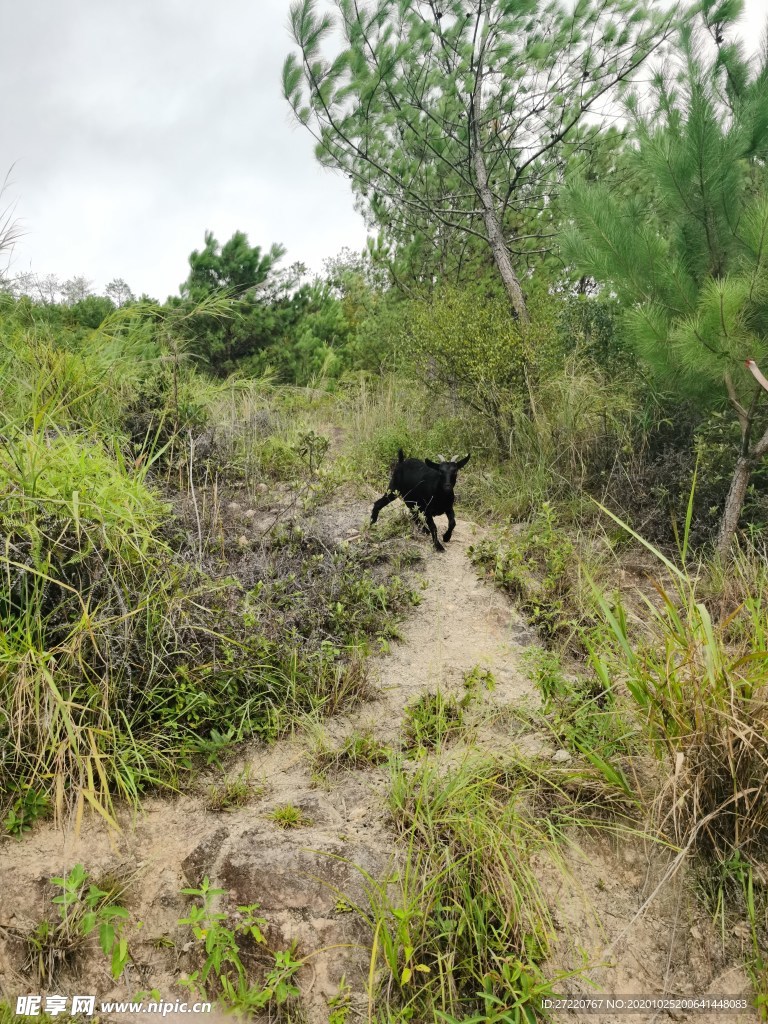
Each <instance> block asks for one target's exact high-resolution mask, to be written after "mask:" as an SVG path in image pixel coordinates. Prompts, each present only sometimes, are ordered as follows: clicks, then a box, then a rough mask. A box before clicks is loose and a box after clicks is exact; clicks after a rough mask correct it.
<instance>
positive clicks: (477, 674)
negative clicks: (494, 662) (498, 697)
mask: <svg viewBox="0 0 768 1024" xmlns="http://www.w3.org/2000/svg"><path fill="white" fill-rule="evenodd" d="M495 689H496V678H495V676H494V674H493V672H491V670H490V669H489V668H483V667H482V666H481V665H475V666H474V668H471V669H470V670H469V672H466V673H465V675H464V696H463V697H462V698H461V705H462V707H464V708H466V707H468V706H469V705H470V704H472V703H473V702H474V701H475V700H477V699H478V698H479V697H480V696H481V694H482V692H483V691H485V692H486V693H493V691H494V690H495Z"/></svg>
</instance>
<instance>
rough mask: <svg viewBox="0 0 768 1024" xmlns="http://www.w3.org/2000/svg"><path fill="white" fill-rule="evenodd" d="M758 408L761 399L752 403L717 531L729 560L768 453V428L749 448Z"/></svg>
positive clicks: (720, 551) (718, 549)
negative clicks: (753, 479)
mask: <svg viewBox="0 0 768 1024" xmlns="http://www.w3.org/2000/svg"><path fill="white" fill-rule="evenodd" d="M756 407H757V398H756V399H755V400H754V401H753V402H752V406H751V408H750V410H749V413H748V414H746V419H745V424H746V426H744V427H743V429H744V435H743V440H742V448H741V454H740V455H739V458H738V461H737V462H736V468H735V469H734V471H733V476H732V477H731V486H730V487H729V488H728V497H727V498H726V499H725V508H724V509H723V518H722V519H721V520H720V529H719V530H718V533H717V543H716V544H715V551H716V552H717V554H718V555H719V556H720V558H721V560H722V561H727V559H728V556H729V554H730V551H731V541H732V540H733V535H734V534H735V533H736V527H737V526H738V525H739V516H740V515H741V509H742V506H743V505H744V498H745V497H746V494H747V487H749V480H750V477H751V476H752V470H753V469H754V468H755V466H756V465H757V464H758V463H759V462H760V460H761V459H762V458H763V456H765V455H768V429H767V430H766V431H765V433H764V434H763V436H762V437H761V438H760V440H759V441H758V442H757V443H756V444H754V445H753V446H752V447H751V448H750V447H749V438H750V435H751V433H752V424H753V422H754V415H755V409H756Z"/></svg>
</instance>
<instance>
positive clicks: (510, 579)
mask: <svg viewBox="0 0 768 1024" xmlns="http://www.w3.org/2000/svg"><path fill="white" fill-rule="evenodd" d="M583 555H584V552H583V551H580V550H579V549H578V548H577V546H576V544H575V543H574V541H573V540H572V539H571V538H570V537H569V536H568V534H567V533H566V532H565V531H564V530H563V529H562V528H561V527H560V525H559V523H558V519H557V516H556V513H555V511H554V509H553V508H552V506H551V505H550V504H549V503H548V502H545V503H544V504H543V505H542V507H541V510H540V511H539V513H538V514H537V515H536V516H535V517H534V518H533V519H532V520H531V522H530V523H529V524H528V525H527V526H525V527H524V528H523V530H521V531H520V532H519V533H517V534H510V535H508V536H506V537H505V538H504V539H502V540H500V541H491V540H484V541H482V542H481V543H480V544H478V545H477V546H476V547H474V548H472V549H471V556H472V560H473V562H474V563H475V565H477V566H478V567H479V568H480V569H481V570H483V571H484V572H486V573H487V574H488V575H490V577H491V579H493V581H494V582H495V583H497V584H498V585H499V586H501V587H503V588H504V589H505V590H507V591H508V592H509V593H510V594H511V595H512V596H513V597H514V598H515V599H516V600H517V601H518V603H519V606H520V608H521V610H522V611H523V613H524V614H525V616H526V619H527V620H528V622H529V623H530V625H532V626H534V627H535V629H536V630H537V632H538V633H539V635H540V636H541V638H542V639H543V640H544V641H545V642H546V643H548V644H553V643H561V644H565V643H570V644H571V645H572V646H575V647H576V648H581V649H582V650H584V647H583V643H582V640H581V637H582V635H583V632H584V630H586V629H589V627H591V626H592V625H594V624H595V623H596V621H597V618H596V614H595V613H596V607H595V599H594V596H593V593H592V589H591V587H590V585H589V575H588V574H594V573H595V571H596V570H597V569H598V562H597V560H596V558H594V557H593V558H592V563H593V564H592V565H591V566H589V568H588V567H587V566H586V564H585V563H584V561H583Z"/></svg>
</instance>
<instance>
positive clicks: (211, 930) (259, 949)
mask: <svg viewBox="0 0 768 1024" xmlns="http://www.w3.org/2000/svg"><path fill="white" fill-rule="evenodd" d="M181 891H182V893H183V894H185V895H187V896H192V897H194V898H195V899H196V900H197V902H196V903H194V904H193V905H192V907H191V908H190V911H189V914H188V916H187V917H184V918H180V920H179V924H180V925H188V926H189V927H190V928H191V929H192V934H193V936H194V938H195V940H196V941H197V942H198V943H199V944H200V946H201V947H202V949H201V954H202V956H203V961H202V964H201V965H200V966H199V967H198V968H197V969H195V970H193V971H192V972H191V973H190V974H188V975H187V977H186V978H185V979H184V980H183V981H182V982H181V984H183V985H185V986H186V987H188V988H189V989H191V990H192V991H193V992H194V993H195V994H196V995H197V996H198V997H200V998H204V999H208V998H211V997H218V999H219V1001H220V1002H221V1003H222V1004H223V1005H224V1006H226V1007H228V1008H229V1009H232V1010H233V1011H235V1012H236V1013H242V1014H249V1015H250V1014H253V1013H254V1012H255V1011H257V1010H264V1009H269V1011H270V1013H271V1014H273V1013H275V1012H278V1013H279V1012H280V1010H281V1009H284V1008H286V1007H287V1006H289V1005H290V1004H291V1003H292V1002H295V1001H296V1000H297V999H298V997H299V989H298V988H297V986H296V984H295V982H294V978H295V975H296V973H297V972H298V970H299V969H300V967H301V966H302V961H301V960H297V959H296V958H295V953H296V945H295V944H293V945H291V947H290V948H289V949H286V950H279V951H277V952H272V951H271V950H269V948H268V946H267V940H266V937H265V929H266V927H267V921H266V919H265V918H263V917H260V916H259V915H258V910H259V904H258V903H253V904H249V905H248V906H238V907H237V908H236V909H234V910H233V911H232V913H230V914H227V913H225V912H224V911H221V910H216V909H215V908H214V904H215V903H216V902H217V900H218V898H219V897H221V896H223V895H224V892H225V890H223V889H215V888H213V887H212V886H211V884H210V881H209V879H208V878H207V877H206V878H204V879H203V881H202V883H201V884H200V887H199V888H197V889H195V888H190V889H182V890H181ZM256 974H258V975H259V976H260V977H259V980H258V981H256V980H255V979H254V975H256Z"/></svg>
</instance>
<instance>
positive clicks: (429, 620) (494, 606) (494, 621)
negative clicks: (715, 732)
mask: <svg viewBox="0 0 768 1024" xmlns="http://www.w3.org/2000/svg"><path fill="white" fill-rule="evenodd" d="M388 514H391V515H397V514H400V513H399V512H398V511H397V509H396V507H394V506H393V507H390V509H388V510H386V511H385V513H384V515H383V516H382V521H385V517H386V516H387V515H388ZM367 516H368V506H367V505H365V506H363V505H362V504H357V505H354V506H350V505H346V506H345V507H344V509H343V510H340V509H336V510H335V511H334V512H332V513H331V512H329V510H328V509H325V510H323V511H322V512H320V513H319V514H318V520H319V521H318V528H320V527H322V526H325V527H326V528H327V529H328V532H329V534H331V535H332V536H329V540H333V541H336V542H338V541H339V540H344V541H346V542H350V543H354V542H355V536H356V533H357V531H358V530H360V529H361V528H363V524H364V523H365V522H366V520H367ZM476 539H477V536H476V530H475V528H474V527H473V526H472V525H471V524H469V523H467V522H463V521H459V523H458V526H457V529H456V533H455V535H454V539H453V540H452V542H451V544H450V545H449V546H448V550H447V551H446V553H445V554H436V553H433V552H432V551H431V549H430V547H429V540H428V538H424V553H425V561H424V565H423V570H422V575H423V579H424V586H423V590H422V591H421V593H422V597H423V600H422V601H421V603H420V604H419V605H418V606H417V607H416V608H415V609H414V610H413V612H412V614H411V615H410V617H409V618H408V620H407V621H406V622H405V624H404V626H403V629H402V640H401V642H399V643H397V644H395V645H394V647H393V650H392V651H391V652H390V653H389V654H387V655H382V656H380V657H378V658H376V659H374V661H373V663H372V665H371V671H372V678H373V681H374V683H375V686H376V689H377V695H376V697H375V698H374V699H373V700H372V701H370V702H369V703H367V704H365V705H363V706H361V707H359V708H357V709H356V710H355V712H354V714H353V715H351V716H349V717H346V718H337V719H334V720H332V721H330V722H329V723H327V729H328V732H329V733H330V735H331V737H333V738H340V737H342V736H344V735H346V734H348V732H349V731H350V730H352V729H353V728H356V729H361V728H364V729H369V730H370V731H371V732H372V733H373V734H374V735H375V736H376V737H378V738H379V739H381V740H383V741H386V742H388V743H393V742H395V741H396V740H397V738H398V734H399V731H400V726H401V722H402V717H403V709H404V707H405V706H406V705H407V704H408V703H409V702H410V701H412V700H413V699H414V698H416V697H418V696H419V695H420V694H422V693H424V692H425V691H428V690H431V691H434V690H435V689H437V688H438V687H439V688H440V689H441V690H443V691H444V692H455V693H456V694H461V693H462V692H463V679H464V676H465V674H466V673H468V672H470V671H471V670H472V669H473V668H474V667H475V666H478V665H479V666H481V667H483V668H487V669H489V670H490V671H491V672H492V673H493V676H494V678H495V682H496V686H495V688H494V689H493V691H492V692H489V693H487V694H483V697H482V707H481V708H480V709H479V712H478V713H477V715H476V716H475V717H476V721H474V724H472V723H470V724H471V726H472V727H471V728H470V731H469V735H468V736H466V737H464V738H463V739H462V740H461V743H460V744H458V745H457V746H456V747H455V748H454V750H453V751H452V753H451V756H453V757H459V756H461V754H462V751H463V750H465V749H466V748H467V745H468V744H469V743H472V744H474V745H476V746H479V747H481V748H483V749H486V750H488V751H492V752H493V753H495V754H497V755H500V756H502V755H503V754H504V752H505V750H510V751H513V750H515V749H520V748H522V749H524V750H525V752H526V753H528V754H534V755H537V756H540V757H542V758H551V757H552V756H554V755H555V754H556V753H557V752H556V751H554V750H553V749H552V748H551V746H550V745H549V744H548V743H547V742H546V741H545V740H544V739H543V738H542V737H540V736H537V735H535V734H532V733H530V732H526V731H525V729H524V728H522V727H521V726H520V724H519V721H516V720H515V719H513V718H512V717H511V716H509V715H504V714H502V713H499V714H492V713H489V712H490V711H492V710H493V709H494V708H495V709H498V710H499V711H500V712H501V711H503V709H504V707H507V706H509V705H512V704H519V703H520V702H529V703H530V704H531V705H532V706H535V704H536V703H537V695H536V693H535V691H534V689H533V687H532V684H531V683H530V682H529V680H528V679H527V677H526V674H525V669H524V663H523V661H522V658H521V656H522V654H523V650H524V648H525V647H526V646H529V645H530V644H531V643H533V642H534V636H533V634H532V633H531V631H530V630H529V628H528V627H527V626H526V625H525V624H524V623H523V622H522V620H521V619H520V617H519V615H518V614H517V613H516V611H515V610H514V608H513V607H512V605H511V604H510V602H509V601H508V600H507V599H506V597H504V596H503V595H502V594H501V593H500V592H498V591H496V590H494V589H493V588H492V587H491V586H490V585H487V584H486V583H484V582H481V581H479V580H478V579H477V577H476V575H475V573H474V571H473V568H472V565H471V563H470V561H469V558H468V555H467V547H468V545H469V544H471V543H472V542H473V541H475V540H476ZM417 585H418V583H417ZM308 748H309V740H308V739H307V738H306V737H305V736H304V735H297V736H296V737H295V738H292V739H285V740H281V741H279V742H276V743H275V744H273V745H272V746H269V747H265V746H260V745H257V744H250V745H247V746H245V747H244V748H243V749H242V750H241V752H240V753H239V755H238V760H237V763H236V764H230V765H228V766H227V774H228V775H229V776H231V775H233V774H236V773H237V771H239V770H241V769H243V768H245V767H248V770H249V772H250V778H251V780H252V782H253V783H254V786H255V787H256V788H257V795H256V798H255V799H254V800H253V802H252V803H250V804H249V805H248V806H246V807H244V808H241V809H237V810H234V811H230V812H227V813H223V814H222V813H214V812H213V811H211V810H210V809H208V807H207V792H206V789H207V786H206V781H207V783H208V784H210V782H212V781H214V779H213V778H211V779H208V780H203V781H201V782H200V784H199V785H198V786H197V789H196V791H195V792H194V793H191V794H185V795H181V796H177V797H175V798H169V797H154V798H152V799H149V800H147V801H145V803H144V804H143V806H142V808H141V811H140V812H139V813H138V814H136V815H135V816H134V815H132V814H131V813H130V812H129V811H127V810H126V811H123V813H122V815H121V824H122V831H121V832H120V833H119V834H115V833H113V832H110V831H109V830H108V829H107V827H106V826H105V825H104V824H103V823H102V822H101V820H100V819H98V818H96V817H92V818H90V819H89V820H87V821H86V822H85V823H84V824H83V827H82V830H81V832H80V834H79V835H75V834H74V833H73V832H72V831H58V830H56V829H55V828H54V827H53V826H52V825H51V824H43V825H40V826H38V827H36V828H35V830H34V831H33V832H32V833H31V834H29V835H27V836H25V837H24V838H23V839H22V840H20V841H17V840H13V839H5V840H4V841H0V994H1V995H2V997H3V998H4V999H6V1000H8V1001H10V1002H12V1003H13V1002H15V998H16V996H17V995H18V994H20V993H24V992H32V993H35V992H38V991H39V985H38V983H37V981H36V979H34V978H33V977H31V976H30V975H28V974H26V975H25V973H24V971H23V967H22V965H23V962H24V951H23V942H22V940H21V938H20V936H21V935H22V934H24V933H26V932H28V931H29V930H30V929H32V928H33V927H34V926H35V924H36V923H37V922H38V921H39V920H41V919H42V918H43V917H45V916H50V915H51V911H52V908H51V905H50V895H51V890H50V887H49V885H48V880H49V879H50V878H51V877H52V876H55V875H62V874H66V873H67V872H68V871H69V870H70V869H71V868H72V866H73V865H74V864H76V863H78V862H80V863H82V864H84V865H85V867H86V868H87V870H88V872H89V874H90V875H92V876H93V877H95V878H98V877H99V876H100V875H103V874H105V873H107V872H110V873H115V872H125V873H127V874H128V875H129V876H130V878H131V879H132V880H131V883H130V885H129V888H128V890H127V893H126V895H125V897H124V901H123V902H124V903H125V905H126V906H127V907H128V909H129V910H130V912H131V915H132V918H133V920H134V921H141V922H143V924H142V927H141V928H140V929H138V928H135V929H134V930H133V931H132V932H131V934H130V938H129V944H130V950H131V955H132V957H133V959H134V962H135V965H132V966H129V968H128V969H127V971H126V973H125V974H124V976H123V978H122V979H121V980H120V982H119V983H118V984H117V985H115V984H114V983H113V982H112V980H111V976H110V974H109V970H108V966H107V964H106V961H105V958H104V957H103V956H102V954H101V952H100V951H99V950H98V949H97V947H96V945H95V943H94V947H93V950H92V952H91V951H89V953H88V955H87V956H84V957H82V958H81V959H80V960H79V962H77V963H76V964H74V965H72V966H71V967H66V968H65V969H64V970H63V972H62V974H61V977H60V981H59V985H58V991H60V992H68V993H73V992H98V994H99V996H100V997H101V998H106V999H127V998H129V997H130V996H132V995H133V994H134V993H136V992H137V991H140V990H150V989H153V988H156V989H158V990H160V992H161V993H163V995H164V997H165V998H168V999H178V998H181V999H186V998H187V996H186V994H184V993H182V991H181V990H179V989H178V987H175V984H174V983H175V981H177V979H178V977H179V975H180V974H181V973H183V972H184V971H186V970H189V969H191V967H192V962H191V959H190V952H189V938H190V935H189V932H188V930H187V929H185V928H182V927H180V926H179V925H178V924H177V921H178V919H179V918H180V917H183V916H185V914H186V912H187V908H188V906H189V903H188V899H187V898H186V897H184V896H182V895H180V894H179V891H180V890H181V889H182V888H184V887H185V886H190V885H197V884H198V883H199V882H200V880H201V879H202V878H203V876H205V875H208V876H209V877H210V879H211V882H212V883H213V884H215V885H217V886H220V887H221V888H223V889H225V890H226V891H227V893H228V898H230V899H232V900H234V901H235V902H236V903H238V904H239V903H253V902H259V903H260V904H261V907H262V909H263V915H264V917H266V918H267V920H268V921H269V933H268V939H269V942H270V945H272V946H273V947H274V948H286V947H287V946H288V945H289V944H290V943H291V941H293V940H297V941H298V943H299V947H298V948H299V954H300V955H301V956H302V957H304V958H306V965H305V966H304V967H303V968H302V971H301V973H300V976H299V977H300V981H301V986H302V991H303V996H304V1005H305V1008H306V1012H307V1018H308V1020H309V1021H310V1022H312V1024H314V1022H326V1021H327V1020H328V1006H327V1000H328V998H329V997H331V996H332V995H333V994H334V993H335V992H336V991H337V988H338V984H339V980H340V978H341V976H342V975H346V979H347V981H348V983H349V984H350V985H351V987H352V991H353V1008H354V1010H355V1013H353V1015H352V1016H351V1018H350V1019H351V1020H363V1019H367V1015H368V1007H367V1001H366V997H365V987H366V982H367V975H368V967H369V943H370V934H369V933H368V932H367V930H366V928H365V926H364V925H363V923H362V922H361V921H360V919H359V918H358V916H357V915H355V914H354V913H350V912H349V910H348V906H347V905H346V904H345V903H344V902H343V901H342V902H340V898H341V897H342V895H343V896H344V897H345V899H347V900H351V901H353V902H357V903H360V904H361V905H365V892H364V877H363V875H362V873H361V871H359V870H358V868H361V869H363V870H364V871H366V872H368V873H369V874H370V875H372V876H373V877H377V878H379V877H384V876H385V875H386V872H387V871H388V870H389V869H390V868H391V866H392V864H393V857H394V850H395V840H394V837H393V835H392V833H391V831H390V830H389V827H388V824H387V822H386V818H385V815H384V813H383V791H384V787H385V783H386V775H385V772H384V770H383V769H371V768H369V769H366V770H364V771H363V770H360V771H355V772H349V773H346V774H344V775H341V776H338V777H333V778H332V779H331V780H330V781H329V782H328V783H327V784H326V785H318V784H317V781H316V780H313V777H312V773H311V769H310V766H309V764H308V758H307V751H308ZM220 778H221V773H220V772H219V773H218V779H217V780H215V781H220ZM286 803H291V804H294V805H295V806H297V807H299V808H301V810H302V812H303V814H304V816H305V817H306V819H308V820H309V821H311V824H308V825H306V826H305V827H302V828H297V829H293V830H281V829H280V828H278V827H277V826H276V825H275V824H274V823H273V822H272V821H271V820H269V819H268V818H267V817H266V815H267V814H268V813H269V812H270V811H271V810H273V809H274V808H275V807H276V806H278V805H282V804H286ZM572 839H573V844H574V845H573V846H572V847H570V848H566V849H564V850H563V860H564V863H563V864H559V865H555V864H554V863H552V862H550V861H548V860H546V859H544V858H541V862H540V865H539V867H540V874H541V878H542V882H543V885H544V888H545V891H546V892H547V894H548V895H549V897H550V898H551V902H552V905H553V908H554V909H555V922H556V928H557V935H556V941H555V954H554V956H553V960H552V963H551V965H550V966H551V971H552V973H553V975H557V974H559V973H561V972H562V973H563V974H565V972H568V971H578V972H580V973H579V976H578V977H572V978H569V979H567V980H566V979H564V980H563V981H562V983H561V984H560V985H559V988H560V989H561V990H562V991H563V992H565V991H567V992H570V993H578V992H584V993H589V994H595V993H597V992H600V991H603V992H613V993H625V994H632V995H642V994H651V993H655V994H660V993H663V992H670V993H676V994H682V993H690V994H692V995H697V994H698V995H701V994H703V993H705V992H710V993H715V994H718V995H726V994H739V995H741V994H746V993H747V992H748V984H747V982H746V979H745V977H744V974H743V972H742V971H741V970H740V969H739V968H738V967H735V966H733V957H732V958H731V963H729V962H727V960H726V957H725V955H724V953H723V951H722V949H723V947H722V943H721V942H720V941H719V939H718V937H717V936H716V934H715V933H714V930H713V928H712V925H711V922H710V921H709V920H708V919H707V918H706V917H705V916H704V915H703V913H702V911H701V910H700V909H697V906H696V903H695V900H694V898H693V895H692V894H691V893H690V892H689V891H688V888H687V886H686V884H685V882H684V881H683V880H682V876H678V877H677V878H676V879H675V880H674V881H673V882H670V883H668V884H666V885H664V886H662V887H661V890H660V891H659V893H657V894H656V895H655V896H654V898H653V899H652V900H651V901H650V903H649V904H648V905H647V906H645V905H646V901H647V900H648V898H649V896H651V894H652V893H653V892H654V890H655V888H656V885H657V883H658V881H659V879H660V878H661V876H662V874H663V871H664V869H665V867H666V865H667V861H666V860H665V859H664V857H662V855H661V854H660V853H659V852H658V850H656V849H655V848H647V849H646V848H644V847H643V846H642V845H641V844H640V843H632V842H628V841H627V840H626V839H624V838H622V839H620V840H616V841H615V842H612V841H611V840H610V839H609V838H606V836H605V834H601V837H600V838H590V837H589V836H586V837H585V835H584V834H583V833H581V834H579V835H574V836H573V837H572ZM644 907H645V909H644V910H643V908H644ZM641 910H642V913H639V912H640V911H641ZM638 914H639V916H636V915H638ZM590 981H591V982H592V983H593V985H594V986H596V988H591V987H590V984H589V983H590ZM111 1016H112V1019H121V1018H120V1015H111ZM171 1016H173V1015H169V1017H171ZM658 1016H660V1017H661V1018H662V1019H663V1018H664V1016H666V1015H664V1014H662V1015H658ZM670 1016H672V1018H673V1019H674V1020H687V1019H688V1016H687V1015H686V1014H685V1013H684V1012H679V1013H673V1014H670ZM694 1016H695V1015H691V1019H693V1017H694ZM169 1017H166V1018H165V1019H166V1020H167V1019H169ZM136 1018H137V1015H135V1014H133V1015H130V1016H129V1015H125V1016H124V1018H122V1019H125V1020H136ZM554 1018H555V1019H571V1020H583V1021H584V1022H585V1024H586V1022H592V1024H600V1022H608V1021H613V1020H617V1021H618V1020H622V1021H624V1020H626V1019H627V1018H626V1017H625V1016H621V1017H619V1016H613V1015H610V1014H606V1015H600V1014H597V1015H589V1016H587V1015H580V1014H565V1013H556V1014H555V1015H554ZM146 1019H147V1020H152V1019H154V1018H153V1017H151V1016H149V1015H147V1016H146ZM178 1019H179V1020H187V1021H188V1020H189V1019H190V1018H189V1015H185V1016H179V1017H178ZM204 1019H205V1020H207V1021H210V1020H211V1019H212V1018H211V1016H208V1015H206V1017H205V1018H204ZM630 1019H632V1020H637V1021H640V1020H654V1019H657V1016H656V1015H654V1014H652V1013H649V1014H642V1013H640V1014H633V1015H632V1016H631V1017H630ZM717 1019H718V1020H719V1021H722V1022H731V1021H736V1020H753V1019H755V1017H754V1016H753V1015H752V1014H751V1013H749V1012H745V1013H741V1014H739V1013H730V1014H728V1013H725V1014H721V1015H719V1016H718V1018H717Z"/></svg>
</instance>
